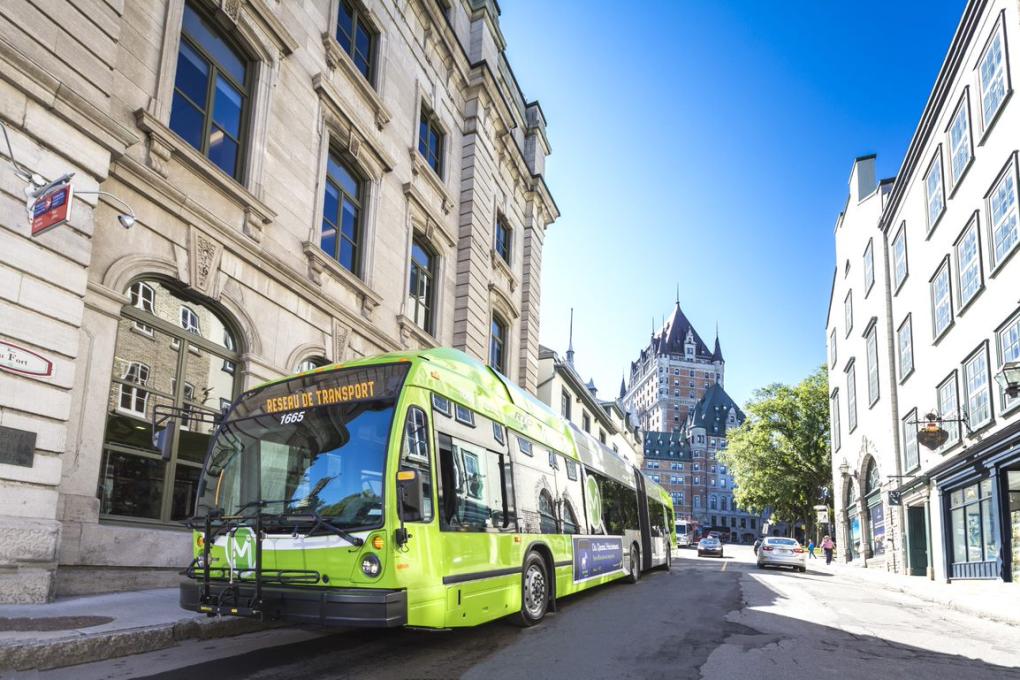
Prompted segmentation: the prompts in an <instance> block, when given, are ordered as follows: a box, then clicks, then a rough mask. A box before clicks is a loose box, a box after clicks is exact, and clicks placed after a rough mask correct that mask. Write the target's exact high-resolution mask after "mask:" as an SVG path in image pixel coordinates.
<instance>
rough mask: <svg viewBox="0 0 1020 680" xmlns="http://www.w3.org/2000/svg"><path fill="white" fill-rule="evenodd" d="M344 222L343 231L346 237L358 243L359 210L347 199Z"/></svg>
mask: <svg viewBox="0 0 1020 680" xmlns="http://www.w3.org/2000/svg"><path fill="white" fill-rule="evenodd" d="M342 219H343V222H342V223H341V230H342V231H343V234H344V236H346V237H347V238H349V239H350V240H352V241H355V242H357V241H358V208H357V206H356V205H354V204H353V203H351V202H350V201H348V200H347V199H346V198H345V199H344V202H343V217H342Z"/></svg>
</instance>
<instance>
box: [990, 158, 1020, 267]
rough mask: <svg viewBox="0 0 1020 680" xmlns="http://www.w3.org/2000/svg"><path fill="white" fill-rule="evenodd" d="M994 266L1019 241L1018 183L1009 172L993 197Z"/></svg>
mask: <svg viewBox="0 0 1020 680" xmlns="http://www.w3.org/2000/svg"><path fill="white" fill-rule="evenodd" d="M991 210H992V217H991V219H992V244H993V251H994V258H993V266H994V265H998V264H999V262H1001V261H1002V260H1003V258H1005V257H1006V255H1007V254H1008V253H1009V251H1011V250H1012V249H1013V246H1015V245H1016V242H1017V207H1016V184H1015V182H1014V179H1013V174H1012V173H1011V172H1010V173H1008V174H1007V175H1006V176H1005V177H1004V178H1003V179H1002V181H1001V182H999V185H998V186H997V187H996V188H995V191H994V193H993V194H992V197H991Z"/></svg>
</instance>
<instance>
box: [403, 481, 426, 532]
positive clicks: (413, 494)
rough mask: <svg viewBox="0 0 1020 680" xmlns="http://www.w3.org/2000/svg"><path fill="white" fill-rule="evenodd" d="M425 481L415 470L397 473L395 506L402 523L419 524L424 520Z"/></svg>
mask: <svg viewBox="0 0 1020 680" xmlns="http://www.w3.org/2000/svg"><path fill="white" fill-rule="evenodd" d="M424 484H425V480H424V479H423V478H422V476H421V475H420V474H418V471H417V470H400V471H399V472H397V497H398V498H399V499H400V503H399V505H398V506H397V507H398V510H399V512H400V519H401V521H404V522H420V521H421V520H422V519H423V518H424V513H423V511H422V505H423V502H424V499H425V490H424Z"/></svg>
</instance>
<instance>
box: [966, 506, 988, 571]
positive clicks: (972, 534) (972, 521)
mask: <svg viewBox="0 0 1020 680" xmlns="http://www.w3.org/2000/svg"><path fill="white" fill-rule="evenodd" d="M963 512H964V515H965V517H966V518H967V561H968V562H980V561H981V560H983V559H984V553H983V552H982V548H983V546H984V543H983V539H982V535H981V504H980V503H972V504H971V505H967V506H965V507H964V508H963Z"/></svg>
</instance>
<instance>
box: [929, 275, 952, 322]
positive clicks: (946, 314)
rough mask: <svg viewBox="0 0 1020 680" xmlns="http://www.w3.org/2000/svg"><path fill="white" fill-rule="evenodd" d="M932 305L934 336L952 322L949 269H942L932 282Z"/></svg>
mask: <svg viewBox="0 0 1020 680" xmlns="http://www.w3.org/2000/svg"><path fill="white" fill-rule="evenodd" d="M932 303H933V304H934V306H935V310H934V316H935V335H940V334H941V333H942V331H944V330H946V328H948V327H949V324H950V323H951V322H952V320H953V310H952V305H951V304H950V300H949V269H948V267H943V268H942V269H941V270H939V273H938V274H937V275H936V276H935V280H934V281H932Z"/></svg>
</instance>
